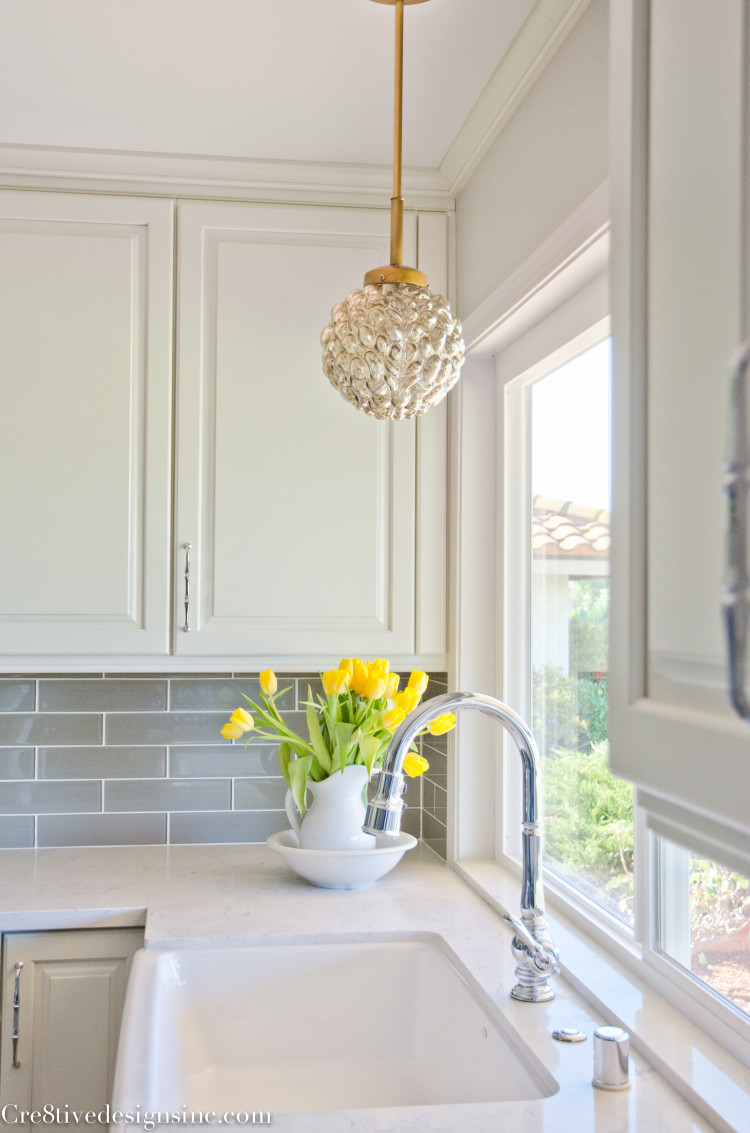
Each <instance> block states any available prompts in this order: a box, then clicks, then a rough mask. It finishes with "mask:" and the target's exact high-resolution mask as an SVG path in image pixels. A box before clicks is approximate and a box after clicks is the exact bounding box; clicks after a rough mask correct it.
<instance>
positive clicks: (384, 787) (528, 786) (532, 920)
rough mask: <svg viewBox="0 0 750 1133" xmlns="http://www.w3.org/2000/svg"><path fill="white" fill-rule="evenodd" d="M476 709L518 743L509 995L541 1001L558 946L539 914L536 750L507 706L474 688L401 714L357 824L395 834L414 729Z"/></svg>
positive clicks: (554, 968) (508, 918) (541, 909)
mask: <svg viewBox="0 0 750 1133" xmlns="http://www.w3.org/2000/svg"><path fill="white" fill-rule="evenodd" d="M458 711H467V712H481V713H482V714H483V715H485V716H491V717H492V718H493V719H494V720H497V721H498V723H500V724H502V726H503V727H504V728H505V730H506V731H507V732H508V733H509V734H510V736H511V738H512V739H513V742H514V743H515V745H516V747H517V748H518V753H519V755H520V757H521V762H522V765H523V801H522V810H523V815H522V824H521V839H522V863H523V880H522V886H521V920H520V921H518V920H516V919H515V918H514V917H511V916H510V915H509V914H506V916H505V918H504V919H505V921H506V923H508V924H509V925H510V927H511V928H512V929H513V933H514V935H513V941H512V945H511V947H512V951H513V956H514V958H515V960H516V979H517V980H518V982H517V984H516V985H515V987H514V988H513V990H512V991H511V993H510V994H511V995H512V997H513V998H514V999H520V1000H522V1001H524V1002H526V1003H544V1002H546V1001H547V1000H550V999H553V998H554V995H555V993H554V990H553V989H552V988H551V987H550V986H549V978H550V975H551V974H552V973H553V972H558V971H559V967H558V963H557V961H558V951H557V949H556V948H555V946H554V944H553V943H552V940H551V938H550V935H549V932H548V931H547V926H546V924H545V920H544V897H543V892H542V849H541V823H540V821H539V796H538V791H539V753H538V751H537V747H536V743H535V742H534V737H533V736H532V734H531V732H530V731H529V729H528V728H527V727H526V725H525V724H524V722H523V720H522V719H521V717H520V716H518V715H517V714H516V713H515V712H514V711H513V709H512V708H508V706H507V705H506V704H503V703H502V701H500V700H496V699H495V698H494V697H492V696H485V695H484V694H482V693H474V692H449V693H445V694H444V695H443V696H436V697H433V699H432V700H428V701H427V702H426V704H423V705H422V706H421V707H420V708H417V709H416V710H415V711H414V712H412V713H411V715H410V716H408V717H407V718H406V720H404V722H403V724H401V726H400V727H399V728H398V729H397V730H396V732H395V733H394V736H393V739H392V740H391V743H390V746H389V748H388V751H387V752H386V756H385V759H384V761H383V769H382V771H381V772H380V774H379V776H378V779H377V782H376V787H375V794H374V795H373V798H372V801H371V802H370V805H369V806H368V808H367V814H366V816H365V824H364V827H363V829H364V830H366V831H367V832H368V833H370V834H388V835H390V836H392V837H395V836H396V835H397V834H398V833H399V831H400V829H401V813H402V811H403V809H404V806H405V805H406V804H405V803H404V800H403V798H402V797H401V796H402V794H403V792H404V789H405V787H406V781H405V779H404V776H403V772H402V768H403V764H404V756H405V755H406V753H407V751H408V750H409V745H410V744H411V743H412V741H413V740H414V738H415V737H416V736H417V734H418V733H419V732H420V731H421V730H422V728H424V727H425V725H426V724H428V723H429V721H430V720H434V719H435V718H436V717H437V716H441V715H442V714H443V713H444V712H458Z"/></svg>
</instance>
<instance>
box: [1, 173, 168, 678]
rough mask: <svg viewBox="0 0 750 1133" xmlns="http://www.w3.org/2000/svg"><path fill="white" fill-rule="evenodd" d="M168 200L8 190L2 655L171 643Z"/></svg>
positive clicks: (4, 212) (162, 647)
mask: <svg viewBox="0 0 750 1133" xmlns="http://www.w3.org/2000/svg"><path fill="white" fill-rule="evenodd" d="M172 214H173V205H172V204H171V202H169V201H154V200H139V199H138V198H132V197H122V198H120V197H93V196H85V195H80V196H76V195H73V194H70V195H68V194H61V193H21V192H7V191H6V192H0V405H1V408H0V485H1V486H2V490H0V532H1V533H2V534H1V537H0V579H1V580H2V583H1V584H0V654H2V656H3V660H5V658H11V659H12V658H13V657H14V656H19V655H20V656H23V655H28V654H68V653H69V654H90V653H102V652H106V653H115V654H119V655H123V656H127V655H132V654H142V653H151V654H165V653H167V652H168V650H169V593H170V550H169V546H170V537H169V511H170V475H171V453H170V437H171V404H170V402H171V388H172V361H171V321H172V277H173V276H172V263H173V252H172V230H173V223H172ZM11 664H12V660H11Z"/></svg>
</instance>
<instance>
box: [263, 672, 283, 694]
mask: <svg viewBox="0 0 750 1133" xmlns="http://www.w3.org/2000/svg"><path fill="white" fill-rule="evenodd" d="M278 687H279V682H278V681H277V680H276V674H275V673H274V671H273V669H265V670H264V671H263V672H262V673H261V674H260V691H261V692H264V693H265V694H266V696H273V694H274V693H275V692H276V689H277V688H278Z"/></svg>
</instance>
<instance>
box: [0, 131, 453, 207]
mask: <svg viewBox="0 0 750 1133" xmlns="http://www.w3.org/2000/svg"><path fill="white" fill-rule="evenodd" d="M0 186H1V187H3V188H13V189H15V188H25V189H29V188H31V189H66V190H69V191H73V192H88V193H119V194H122V193H137V194H148V195H149V196H164V197H196V198H209V199H212V200H237V201H241V200H252V201H268V202H292V203H295V202H305V203H308V204H328V205H335V204H339V205H356V206H358V207H360V208H363V207H364V208H388V207H389V201H390V196H391V192H392V172H391V169H390V167H388V166H385V165H363V164H359V165H357V164H345V163H334V162H313V161H267V160H261V159H251V158H233V157H204V156H201V155H196V154H172V153H138V152H131V151H125V150H123V151H118V150H93V149H73V148H67V147H62V146H19V145H2V144H0ZM404 194H405V196H406V198H407V203H408V206H409V208H411V209H417V208H420V209H437V210H440V211H452V210H453V209H455V200H454V199H453V196H452V194H451V193H450V192H449V191H448V187H447V185H446V184H445V182H444V181H443V179H442V177H441V175H440V174H439V172H438V171H437V170H436V169H428V168H421V167H420V168H418V167H406V168H405V169H404Z"/></svg>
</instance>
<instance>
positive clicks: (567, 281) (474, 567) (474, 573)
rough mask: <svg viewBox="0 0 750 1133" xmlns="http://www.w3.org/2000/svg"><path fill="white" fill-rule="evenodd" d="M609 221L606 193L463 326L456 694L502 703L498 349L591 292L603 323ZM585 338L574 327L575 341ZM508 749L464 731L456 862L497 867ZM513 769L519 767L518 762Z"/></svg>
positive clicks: (454, 523) (455, 425) (453, 456)
mask: <svg viewBox="0 0 750 1133" xmlns="http://www.w3.org/2000/svg"><path fill="white" fill-rule="evenodd" d="M607 216H608V187H607V185H606V184H605V185H602V186H600V187H599V189H597V190H596V191H595V192H594V193H593V194H592V195H591V196H590V197H589V198H587V200H586V201H584V202H583V204H582V205H581V206H580V208H578V209H577V210H576V211H575V212H574V213H573V214H572V216H571V217H570V218H568V220H567V221H566V222H565V223H564V224H562V225H561V226H560V228H559V229H557V230H556V231H555V232H554V233H553V234H552V236H551V237H550V238H549V240H547V241H546V242H545V243H544V244H543V245H542V247H541V248H540V249H539V250H538V251H537V252H536V253H535V254H534V255H532V256H531V257H529V259H528V260H527V261H526V262H525V263H524V264H522V265H521V267H520V268H519V269H518V271H517V272H515V273H514V274H513V275H512V276H511V277H510V279H509V280H507V281H506V282H505V283H504V284H501V286H500V287H498V288H497V289H496V290H495V291H494V292H493V293H492V295H491V296H489V298H488V299H487V300H486V301H485V302H484V303H482V304H481V305H480V307H479V308H477V310H476V311H475V312H473V313H472V315H470V316H469V318H468V319H466V320H465V321H464V333H465V338H466V341H467V345H468V349H467V355H468V357H467V362H466V365H465V369H464V375H463V377H462V379H461V382H460V383H459V386H458V387H457V389H456V390H455V391H454V392H453V393H452V394H451V398H452V407H453V408H452V414H451V432H450V446H451V447H450V458H449V468H450V493H449V499H450V508H451V517H452V518H451V532H450V564H449V566H450V585H449V594H450V608H449V619H450V620H449V640H450V646H449V655H450V668H449V683H450V687H451V688H461V689H474V690H477V691H486V692H489V693H492V694H494V695H497V696H501V697H502V696H503V695H504V693H503V687H502V686H503V679H502V673H501V672H500V664H499V658H500V657H501V656H502V655H503V654H502V649H501V645H502V635H503V628H502V619H501V617H500V616H497V615H496V612H495V611H496V607H497V606H499V605H500V603H498V602H497V601H496V598H497V595H498V594H499V593H500V591H499V579H500V578H501V574H500V564H502V561H503V540H504V525H503V519H502V510H501V505H499V504H498V503H497V501H496V500H495V492H496V487H495V486H496V484H497V483H498V475H497V471H498V470H497V462H498V460H500V461H502V459H503V457H502V451H500V450H499V446H498V445H497V436H498V435H499V434H498V425H502V398H498V397H497V395H496V388H495V383H496V378H495V363H494V361H493V355H494V354H495V353H497V351H498V350H499V349H500V345H502V344H503V343H505V342H506V341H511V340H512V339H514V338H517V337H518V336H519V335H520V334H521V333H522V330H526V329H528V327H529V326H530V325H531V324H533V323H537V322H539V321H540V320H542V319H543V318H544V316H545V315H549V314H551V313H552V312H554V313H555V315H556V316H557V315H558V309H560V311H559V317H560V318H563V317H564V314H565V308H566V304H565V303H564V300H565V299H566V298H569V297H570V296H571V295H572V296H573V298H572V300H570V303H571V308H570V309H571V310H572V309H573V307H575V310H576V319H577V318H578V317H579V314H580V312H578V306H579V305H580V304H577V303H576V301H577V300H578V298H579V294H582V293H581V291H580V289H583V291H587V290H589V287H590V291H591V295H592V297H595V308H594V314H593V315H592V316H591V317H590V318H589V322H588V324H587V325H591V323H592V322H595V321H597V320H598V318H600V317H601V312H600V311H599V305H600V304H601V295H602V285H601V278H600V277H601V273H602V272H603V270H604V269H605V268H606V264H607V247H608V238H607ZM556 257H557V258H556ZM587 285H589V287H587ZM558 321H559V318H557V319H556V320H555V322H556V323H557V322H558ZM467 328H468V333H467ZM581 330H582V328H581V327H579V326H577V325H576V326H575V327H573V328H572V329H571V331H570V335H569V337H572V336H573V335H575V334H577V333H580V332H581ZM550 349H554V347H551V348H550ZM549 352H550V350H548V351H547V353H549ZM498 402H499V404H497V403H498ZM496 404H497V410H496V408H495V406H496ZM496 412H497V416H496ZM488 552H489V553H488ZM496 627H497V629H496ZM482 729H484V730H483V731H482ZM502 748H503V744H502V737H501V736H499V735H497V729H496V728H494V727H493V725H492V724H491V723H490V722H488V721H486V720H484V719H482V718H481V717H474V718H472V719H471V720H470V719H468V718H466V719H463V720H461V721H460V722H459V727H458V728H457V736H456V759H455V760H454V761H452V763H451V768H450V774H451V780H450V796H451V798H452V800H453V802H452V806H453V809H452V812H451V815H450V823H449V836H448V840H449V844H448V858H449V861H453V860H456V859H458V858H465V857H468V856H472V857H482V856H484V857H490V858H492V857H494V856H495V854H496V853H502V852H503V846H504V841H503V838H504V835H503V831H502V829H501V821H500V820H499V817H498V820H497V821H496V817H495V814H494V811H495V808H494V807H492V808H488V807H487V805H486V803H487V797H488V795H489V794H490V793H491V792H492V791H493V784H494V783H495V782H497V783H498V784H499V783H501V781H502V761H503V757H502ZM513 759H514V760H515V762H516V763H517V762H518V761H517V759H516V758H515V756H513ZM515 797H517V795H516V796H515ZM461 815H463V816H464V819H465V821H464V823H463V828H462V823H461V820H460V819H461ZM469 815H470V816H471V821H470V822H469V821H468V817H469Z"/></svg>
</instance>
